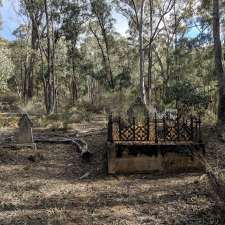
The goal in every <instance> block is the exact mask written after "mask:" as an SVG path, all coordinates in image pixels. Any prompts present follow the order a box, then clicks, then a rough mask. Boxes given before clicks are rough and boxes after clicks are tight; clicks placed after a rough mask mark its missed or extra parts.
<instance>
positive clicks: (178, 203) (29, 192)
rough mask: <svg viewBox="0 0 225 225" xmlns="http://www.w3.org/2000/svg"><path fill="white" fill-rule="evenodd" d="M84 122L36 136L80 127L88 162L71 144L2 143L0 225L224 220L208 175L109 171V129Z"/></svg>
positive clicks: (195, 224) (188, 224)
mask: <svg viewBox="0 0 225 225" xmlns="http://www.w3.org/2000/svg"><path fill="white" fill-rule="evenodd" d="M85 126H86V131H87V132H83V131H84V130H85V129H84V127H82V125H79V127H77V129H76V132H74V133H73V132H69V133H62V131H61V132H60V131H58V132H57V131H54V132H52V131H51V132H50V131H47V130H40V129H39V130H34V135H49V136H51V135H58V136H62V135H63V136H73V135H75V133H76V135H77V134H78V135H80V136H82V138H83V139H84V140H85V141H87V143H88V145H89V148H90V149H91V150H92V151H93V152H94V157H93V160H92V161H91V162H90V163H85V162H82V160H81V158H80V155H79V154H78V153H77V152H76V151H74V149H73V148H72V146H70V145H62V144H52V145H49V144H38V145H37V150H36V152H35V153H34V151H33V150H32V149H21V150H12V149H1V151H0V181H1V182H0V190H1V195H0V225H22V224H23V225H25V224H26V225H94V224H96V225H157V224H160V225H162V224H168V225H204V224H207V225H210V224H211V225H223V223H222V220H221V214H219V211H218V210H217V206H216V204H215V202H214V200H213V198H212V197H211V194H210V190H209V187H208V182H207V176H206V175H204V174H179V175H174V176H169V177H168V176H167V177H166V176H160V177H157V176H152V175H144V174H142V175H129V176H124V175H123V176H122V175H120V176H108V175H107V174H106V144H105V143H106V131H105V130H104V129H102V128H101V129H100V126H99V127H98V129H94V127H95V126H92V125H91V126H90V127H88V125H87V124H86V125H85ZM12 131H13V130H11V131H9V130H8V132H7V131H6V130H4V135H2V137H3V136H4V137H7V136H10V135H11V132H12ZM81 131H82V132H81ZM208 155H209V154H208ZM31 156H32V157H31ZM34 159H35V160H34ZM83 178H85V179H83Z"/></svg>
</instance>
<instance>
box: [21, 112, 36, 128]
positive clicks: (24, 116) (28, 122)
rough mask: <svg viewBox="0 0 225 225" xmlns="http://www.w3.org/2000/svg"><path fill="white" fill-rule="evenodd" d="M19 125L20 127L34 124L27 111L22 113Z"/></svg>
mask: <svg viewBox="0 0 225 225" xmlns="http://www.w3.org/2000/svg"><path fill="white" fill-rule="evenodd" d="M18 126H19V127H32V126H33V123H32V122H31V120H30V118H29V117H28V115H27V113H24V114H22V116H21V118H20V120H19V122H18Z"/></svg>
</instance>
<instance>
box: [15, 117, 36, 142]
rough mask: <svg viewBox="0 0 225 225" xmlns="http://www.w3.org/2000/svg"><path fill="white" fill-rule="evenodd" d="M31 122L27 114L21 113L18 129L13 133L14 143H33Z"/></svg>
mask: <svg viewBox="0 0 225 225" xmlns="http://www.w3.org/2000/svg"><path fill="white" fill-rule="evenodd" d="M32 126H33V124H32V122H31V120H30V119H29V117H28V115H27V114H23V115H22V117H21V118H20V120H19V122H18V130H17V132H16V135H15V140H16V144H33V142H34V140H33V132H32Z"/></svg>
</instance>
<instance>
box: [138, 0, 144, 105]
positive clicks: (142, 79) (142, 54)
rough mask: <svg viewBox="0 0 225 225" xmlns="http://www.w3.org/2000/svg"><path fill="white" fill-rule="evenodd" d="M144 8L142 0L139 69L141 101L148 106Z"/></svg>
mask: <svg viewBox="0 0 225 225" xmlns="http://www.w3.org/2000/svg"><path fill="white" fill-rule="evenodd" d="M144 6H145V0H142V3H141V14H140V21H139V24H138V26H139V27H138V28H139V29H138V30H139V52H140V62H139V67H140V68H139V69H140V98H141V101H142V102H143V103H144V104H146V94H145V79H144V66H145V62H144V61H145V54H144V48H143V23H144V19H143V18H144Z"/></svg>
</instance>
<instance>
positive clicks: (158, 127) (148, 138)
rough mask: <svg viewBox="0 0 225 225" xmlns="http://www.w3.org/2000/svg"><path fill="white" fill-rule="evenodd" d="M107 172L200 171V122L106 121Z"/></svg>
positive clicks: (199, 120) (157, 118) (201, 145)
mask: <svg viewBox="0 0 225 225" xmlns="http://www.w3.org/2000/svg"><path fill="white" fill-rule="evenodd" d="M108 143H109V150H108V172H109V173H110V174H114V173H134V172H138V173H141V172H162V173H167V172H169V173H170V172H172V173H174V172H175V173H177V172H183V171H203V170H204V164H203V163H202V162H201V161H200V159H199V156H203V155H204V153H205V152H204V151H205V147H204V144H203V143H202V137H201V119H200V117H199V118H195V117H190V118H188V119H187V118H179V117H176V118H175V119H172V118H169V117H163V118H159V117H158V116H157V114H156V113H155V115H154V117H151V118H150V117H149V116H147V115H145V117H144V119H141V120H139V119H136V118H135V117H133V118H132V119H131V118H128V120H127V122H126V121H124V120H123V119H122V118H121V117H118V118H116V119H115V118H113V116H112V115H110V116H109V119H108Z"/></svg>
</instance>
